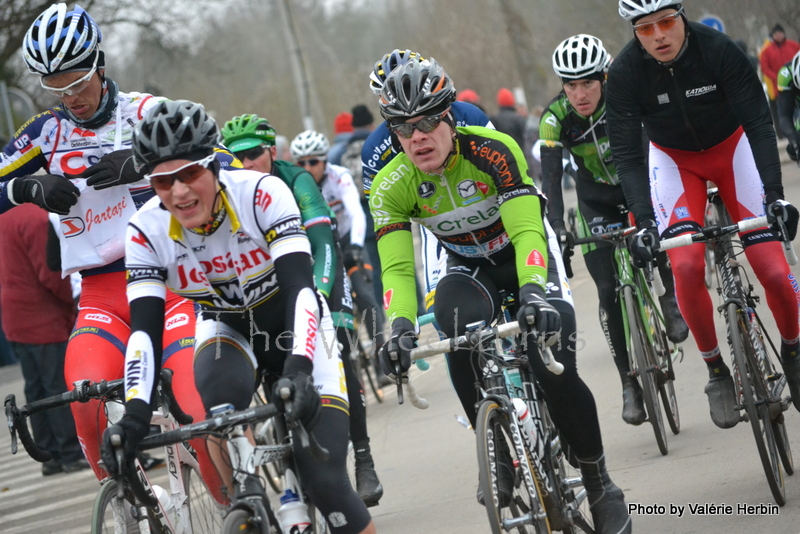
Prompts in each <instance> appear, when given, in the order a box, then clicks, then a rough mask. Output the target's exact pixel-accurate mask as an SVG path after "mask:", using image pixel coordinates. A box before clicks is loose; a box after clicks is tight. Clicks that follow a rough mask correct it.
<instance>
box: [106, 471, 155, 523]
mask: <svg viewBox="0 0 800 534" xmlns="http://www.w3.org/2000/svg"><path fill="white" fill-rule="evenodd" d="M132 509H133V504H132V502H131V501H129V500H128V499H126V498H123V499H118V498H117V481H116V480H112V479H108V480H107V481H106V482H105V483H104V484H103V485H102V486H100V491H98V492H97V496H96V497H95V499H94V507H93V508H92V529H91V534H116V533H118V532H139V526H138V524H137V522H136V520H135V519H134V518H133V514H132ZM150 530H151V531H153V532H158V530H155V529H154V528H153V527H152V525H151V528H150Z"/></svg>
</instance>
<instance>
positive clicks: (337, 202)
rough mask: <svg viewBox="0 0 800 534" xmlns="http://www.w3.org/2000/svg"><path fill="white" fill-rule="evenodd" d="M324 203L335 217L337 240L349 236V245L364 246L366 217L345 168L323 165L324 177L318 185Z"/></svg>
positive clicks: (328, 164) (348, 172) (329, 164)
mask: <svg viewBox="0 0 800 534" xmlns="http://www.w3.org/2000/svg"><path fill="white" fill-rule="evenodd" d="M319 187H320V190H321V191H322V196H323V197H324V198H325V202H327V203H328V206H330V207H331V209H332V210H333V212H334V214H335V215H336V225H337V228H338V237H339V239H342V238H344V237H345V236H346V235H347V234H348V233H349V234H350V243H351V244H353V245H358V246H360V247H363V246H364V235H365V233H366V230H367V216H366V215H365V214H364V208H362V207H361V197H360V196H359V194H358V189H357V188H356V185H355V183H354V182H353V176H352V175H351V174H350V171H349V170H348V169H346V168H345V167H341V166H339V165H334V164H332V163H326V164H325V176H324V177H323V179H322V182H320V184H319Z"/></svg>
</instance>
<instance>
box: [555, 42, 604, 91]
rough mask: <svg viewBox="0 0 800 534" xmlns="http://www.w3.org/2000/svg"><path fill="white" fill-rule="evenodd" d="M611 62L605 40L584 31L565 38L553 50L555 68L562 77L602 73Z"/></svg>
mask: <svg viewBox="0 0 800 534" xmlns="http://www.w3.org/2000/svg"><path fill="white" fill-rule="evenodd" d="M609 62H610V57H609V55H608V52H606V49H605V47H603V41H601V40H600V39H598V38H597V37H594V36H592V35H587V34H583V33H582V34H580V35H575V36H573V37H570V38H569V39H565V40H564V41H562V42H561V44H560V45H558V46H557V47H556V50H555V52H553V70H554V71H556V74H558V75H559V76H560V77H561V78H567V79H571V80H579V79H581V78H586V77H588V76H591V75H593V74H602V73H604V72H605V70H606V69H607V68H608V64H609Z"/></svg>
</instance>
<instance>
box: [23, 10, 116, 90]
mask: <svg viewBox="0 0 800 534" xmlns="http://www.w3.org/2000/svg"><path fill="white" fill-rule="evenodd" d="M102 39H103V35H102V34H101V33H100V28H98V27H97V24H96V23H95V22H94V20H93V19H92V17H90V16H89V14H88V13H87V12H86V11H84V10H83V8H82V7H80V6H78V5H76V6H75V7H74V9H73V10H72V11H67V4H64V3H61V4H53V5H51V6H50V7H48V8H47V9H45V10H44V12H43V13H42V14H41V15H39V16H38V17H36V19H35V20H34V21H33V24H31V26H30V28H28V31H27V32H26V33H25V38H24V40H23V46H22V48H23V56H24V58H25V63H27V65H28V69H30V71H31V72H33V73H35V74H40V75H42V76H48V75H50V74H56V73H58V72H64V71H67V70H69V69H71V68H76V65H78V64H79V63H86V60H87V59H88V58H90V57H91V58H93V57H94V56H93V55H94V54H97V53H99V51H98V48H97V47H98V44H99V43H100V41H101V40H102Z"/></svg>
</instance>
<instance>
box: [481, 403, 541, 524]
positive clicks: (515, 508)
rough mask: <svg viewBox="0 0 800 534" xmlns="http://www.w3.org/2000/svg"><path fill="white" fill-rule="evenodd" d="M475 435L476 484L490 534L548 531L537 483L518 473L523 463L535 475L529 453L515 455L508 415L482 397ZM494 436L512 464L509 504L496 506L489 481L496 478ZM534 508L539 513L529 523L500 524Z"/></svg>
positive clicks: (492, 488)
mask: <svg viewBox="0 0 800 534" xmlns="http://www.w3.org/2000/svg"><path fill="white" fill-rule="evenodd" d="M475 435H476V438H477V441H478V474H479V486H480V488H481V490H482V492H483V496H484V499H483V500H484V503H485V506H486V513H487V515H488V517H489V526H490V527H491V532H492V534H504V533H506V532H514V533H518V534H529V533H536V534H549V533H550V525H549V523H548V520H547V514H546V513H545V507H544V502H543V500H542V496H541V492H540V491H539V482H538V481H536V480H533V479H531V480H528V481H526V480H525V478H526V477H525V476H524V475H523V474H522V468H523V465H525V466H527V468H528V471H529V472H530V473H531V475H532V477H535V476H536V475H535V473H534V471H533V468H532V466H531V462H530V460H529V458H528V454H529V453H526V456H525V458H519V457H518V454H517V452H516V448H515V446H514V442H513V438H512V434H511V424H510V422H509V418H508V414H507V413H506V412H505V410H504V409H503V408H502V407H501V406H500V405H499V404H498V403H497V402H496V401H493V400H484V401H483V402H482V403H481V405H480V407H479V408H478V419H477V423H476V429H475ZM497 439H503V440H505V441H506V445H507V448H508V450H509V452H510V454H511V459H512V463H513V465H514V488H513V490H512V497H511V500H510V503H509V505H508V506H505V507H500V506H499V498H498V497H497V495H496V494H497V491H496V484H494V483H493V482H492V480H497V475H496V469H495V468H493V466H497V465H498V463H497V460H496V452H495V451H496V450H497V447H498V445H497ZM534 499H535V501H534ZM536 509H538V510H540V512H541V513H539V514H538V517H531V523H529V524H520V525H518V526H515V527H514V528H513V529H506V528H505V527H504V526H503V522H504V520H506V521H507V520H513V519H515V518H519V517H522V516H523V515H525V514H526V513H531V512H533V511H534V510H536Z"/></svg>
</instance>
